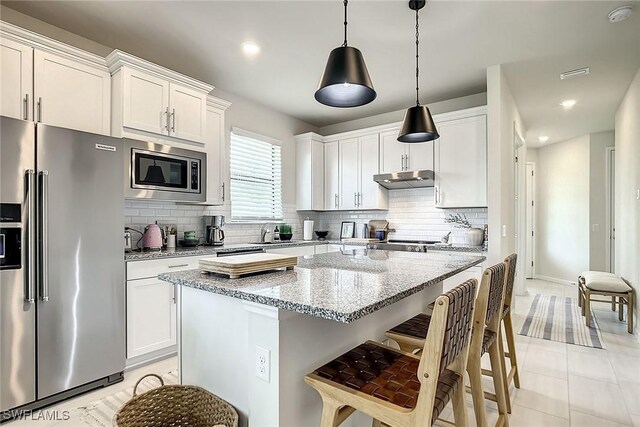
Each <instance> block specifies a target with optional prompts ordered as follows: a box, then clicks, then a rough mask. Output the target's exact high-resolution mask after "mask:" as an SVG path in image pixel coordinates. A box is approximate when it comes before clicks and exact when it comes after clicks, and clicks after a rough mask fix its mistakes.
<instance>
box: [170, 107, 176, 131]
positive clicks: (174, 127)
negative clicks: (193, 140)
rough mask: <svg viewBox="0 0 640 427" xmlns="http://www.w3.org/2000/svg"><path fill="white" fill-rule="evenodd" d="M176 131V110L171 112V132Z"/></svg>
mask: <svg viewBox="0 0 640 427" xmlns="http://www.w3.org/2000/svg"><path fill="white" fill-rule="evenodd" d="M175 131H176V109H175V108H174V109H173V111H172V112H171V132H175Z"/></svg>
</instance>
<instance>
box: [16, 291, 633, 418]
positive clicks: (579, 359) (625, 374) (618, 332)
mask: <svg viewBox="0 0 640 427" xmlns="http://www.w3.org/2000/svg"><path fill="white" fill-rule="evenodd" d="M527 291H528V292H527V295H524V296H516V297H515V303H514V304H515V305H514V311H513V320H514V323H515V324H514V327H515V333H516V334H517V333H518V331H519V330H520V327H521V325H522V323H523V321H524V319H525V317H526V314H527V312H528V310H529V307H530V303H531V301H532V299H533V296H534V295H535V294H547V295H557V296H570V297H575V296H576V290H575V288H573V287H570V286H567V285H559V284H554V283H550V282H544V281H540V280H527ZM594 312H595V315H596V317H597V320H598V324H599V325H600V329H601V331H602V336H603V341H604V343H605V345H606V347H607V349H606V350H599V349H593V348H588V347H580V346H575V345H569V344H564V343H557V342H554V341H546V340H541V339H536V338H529V337H523V336H520V335H516V346H517V353H516V354H517V357H518V361H519V365H520V369H521V373H520V381H521V388H520V389H515V388H514V387H513V385H512V386H511V390H510V394H511V400H512V414H511V416H510V417H509V424H510V425H511V426H515V427H529V426H530V427H556V426H563V427H565V426H566V427H620V426H627V427H640V336H638V335H637V334H636V335H630V334H628V333H627V329H626V326H625V325H626V324H625V323H622V322H619V321H618V320H617V313H614V312H612V311H611V310H610V308H609V306H608V305H607V304H595V305H594ZM175 366H176V359H175V358H172V359H167V360H165V361H162V362H159V363H156V364H153V365H149V366H146V367H143V368H140V369H137V370H134V371H131V372H127V373H125V380H124V382H122V383H119V384H117V385H114V386H111V387H108V388H105V389H100V390H97V391H94V392H91V393H88V394H85V395H83V396H80V397H76V398H74V399H72V400H69V401H67V402H64V403H62V404H60V405H57V406H55V407H52V408H49V409H54V410H74V409H76V408H78V407H81V406H83V405H86V404H88V403H90V402H93V401H95V400H98V399H101V398H102V397H104V396H107V395H110V394H112V393H116V392H117V391H118V390H120V389H126V388H128V387H130V386H132V385H133V384H134V383H135V381H137V379H138V378H139V377H140V376H142V375H143V374H146V373H149V372H155V373H165V372H168V371H170V370H172V369H175ZM486 367H489V366H488V364H486ZM486 388H487V390H488V391H493V386H492V384H491V382H490V380H489V379H487V380H486ZM467 398H468V399H467V406H468V408H469V411H468V412H469V418H470V425H471V426H475V419H474V416H473V406H472V402H471V396H470V395H467ZM487 408H488V409H487V411H488V419H489V423H492V422H493V423H495V420H496V417H497V408H496V405H495V404H494V403H493V402H487ZM72 414H73V412H72ZM442 416H443V418H445V419H449V420H452V419H453V417H452V412H451V408H450V407H449V408H447V409H445V412H444V413H443V415H442ZM8 425H10V426H11V427H21V426H27V425H30V426H34V427H71V426H74V427H75V426H85V424H82V423H81V421H80V420H79V419H77V418H76V419H74V418H73V417H72V419H71V420H68V421H60V422H44V421H43V422H33V421H29V422H27V421H16V422H12V423H9V424H8ZM300 427H303V426H300Z"/></svg>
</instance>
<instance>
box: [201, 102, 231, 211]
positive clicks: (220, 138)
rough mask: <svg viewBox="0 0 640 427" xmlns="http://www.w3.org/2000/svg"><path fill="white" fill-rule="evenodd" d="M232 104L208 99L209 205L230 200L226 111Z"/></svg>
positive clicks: (206, 136) (206, 144)
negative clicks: (225, 125)
mask: <svg viewBox="0 0 640 427" xmlns="http://www.w3.org/2000/svg"><path fill="white" fill-rule="evenodd" d="M230 105H231V104H230V103H229V102H227V101H224V100H222V99H219V98H215V97H213V96H209V97H208V98H207V132H206V135H205V152H206V153H207V200H206V202H205V204H207V205H222V204H224V203H225V201H227V200H228V191H229V186H228V184H227V176H228V174H227V168H228V164H227V161H226V158H227V157H226V153H227V143H226V131H225V127H224V116H225V110H226V109H227V108H228V107H229V106H230Z"/></svg>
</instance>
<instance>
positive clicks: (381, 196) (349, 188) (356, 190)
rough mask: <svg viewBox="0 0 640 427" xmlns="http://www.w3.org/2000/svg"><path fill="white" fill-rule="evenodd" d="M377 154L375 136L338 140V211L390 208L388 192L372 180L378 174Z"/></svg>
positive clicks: (377, 140)
mask: <svg viewBox="0 0 640 427" xmlns="http://www.w3.org/2000/svg"><path fill="white" fill-rule="evenodd" d="M378 153H379V139H378V134H377V133H376V134H371V135H364V136H358V137H353V138H347V139H341V140H340V141H339V143H338V155H339V159H340V160H339V173H338V180H339V188H340V192H339V196H338V199H339V200H338V205H339V209H340V210H354V209H388V208H389V198H388V192H387V190H386V189H384V188H382V187H380V186H379V185H378V184H377V183H376V182H374V181H373V176H374V175H376V174H378V171H379V164H378Z"/></svg>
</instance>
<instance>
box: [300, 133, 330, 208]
mask: <svg viewBox="0 0 640 427" xmlns="http://www.w3.org/2000/svg"><path fill="white" fill-rule="evenodd" d="M296 182H297V185H296V209H297V210H301V211H311V210H323V209H324V147H323V144H322V136H320V135H318V134H315V133H305V134H302V135H298V136H296Z"/></svg>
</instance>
